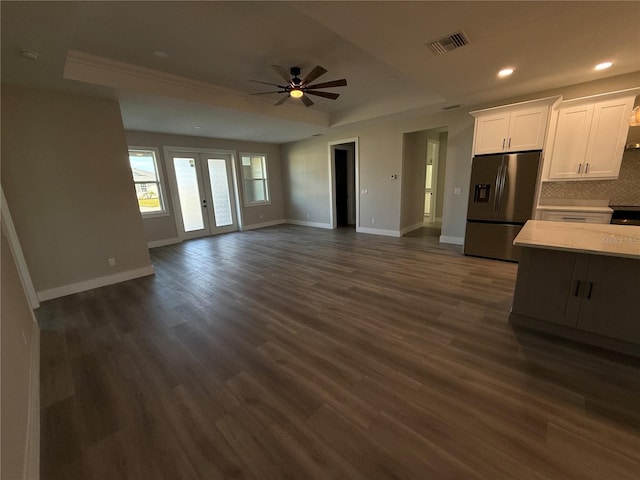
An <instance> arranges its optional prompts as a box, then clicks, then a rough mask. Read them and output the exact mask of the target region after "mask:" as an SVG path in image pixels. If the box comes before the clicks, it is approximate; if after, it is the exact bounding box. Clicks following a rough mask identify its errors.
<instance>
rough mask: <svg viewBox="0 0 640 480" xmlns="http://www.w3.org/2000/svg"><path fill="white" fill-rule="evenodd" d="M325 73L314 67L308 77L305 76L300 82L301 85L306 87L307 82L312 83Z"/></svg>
mask: <svg viewBox="0 0 640 480" xmlns="http://www.w3.org/2000/svg"><path fill="white" fill-rule="evenodd" d="M325 73H327V71H326V70H325V69H324V68H322V67H321V66H320V65H316V66H315V67H314V68H313V70H311V71H310V72H309V75H307V76H306V77H305V78H304V80H302V84H303V85H306V84H307V83H309V82H313V81H314V80H315V79H316V78H318V77H319V76H320V75H324V74H325Z"/></svg>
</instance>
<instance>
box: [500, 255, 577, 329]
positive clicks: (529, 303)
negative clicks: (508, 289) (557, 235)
mask: <svg viewBox="0 0 640 480" xmlns="http://www.w3.org/2000/svg"><path fill="white" fill-rule="evenodd" d="M586 267H587V263H586V261H585V258H584V256H582V255H578V254H576V253H570V252H560V251H556V250H542V249H537V248H523V249H522V252H521V254H520V263H519V264H518V276H517V279H516V288H515V293H514V296H513V308H512V311H513V313H517V314H520V315H524V316H527V317H531V318H535V319H538V320H544V321H546V322H552V323H557V324H559V325H565V326H569V327H575V326H576V324H577V322H578V313H579V311H580V300H581V298H580V297H579V296H577V294H578V293H579V292H578V287H579V285H578V281H577V279H578V278H584V276H585V274H586Z"/></svg>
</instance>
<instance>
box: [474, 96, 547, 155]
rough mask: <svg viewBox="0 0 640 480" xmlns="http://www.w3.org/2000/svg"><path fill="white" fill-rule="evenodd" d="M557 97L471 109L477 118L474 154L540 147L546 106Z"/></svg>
mask: <svg viewBox="0 0 640 480" xmlns="http://www.w3.org/2000/svg"><path fill="white" fill-rule="evenodd" d="M557 100H558V97H553V98H545V99H542V100H534V101H531V102H523V103H517V104H513V105H505V106H502V107H496V108H489V109H487V110H476V111H475V112H470V113H471V115H473V116H474V117H475V118H476V125H475V131H474V140H473V154H474V155H483V154H487V153H504V152H521V151H524V150H542V148H543V146H544V141H545V135H546V132H547V123H548V120H549V108H550V106H551V104H552V103H554V102H556V101H557Z"/></svg>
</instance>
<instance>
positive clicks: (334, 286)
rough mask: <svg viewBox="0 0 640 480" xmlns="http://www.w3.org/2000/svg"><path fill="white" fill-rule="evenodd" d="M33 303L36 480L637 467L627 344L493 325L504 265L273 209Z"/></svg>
mask: <svg viewBox="0 0 640 480" xmlns="http://www.w3.org/2000/svg"><path fill="white" fill-rule="evenodd" d="M152 260H153V264H154V266H155V269H156V275H155V276H153V277H147V278H142V279H137V280H134V281H129V282H126V283H122V284H118V285H113V286H109V287H105V288H100V289H96V290H92V291H89V292H85V293H82V294H77V295H73V296H69V297H65V298H61V299H57V300H53V301H49V302H46V303H44V304H43V305H42V307H41V308H40V309H38V311H37V317H38V320H39V323H40V325H41V328H42V336H41V342H42V354H41V362H42V364H41V365H42V368H41V378H42V380H41V383H42V386H41V404H42V416H41V422H42V428H41V435H42V438H41V452H42V456H41V470H42V477H41V478H42V479H45V480H47V479H65V480H70V479H105V480H115V479H121V478H123V479H124V478H126V479H136V480H137V479H146V478H148V479H163V478H167V479H169V478H173V479H175V478H182V479H217V478H225V479H226V478H250V479H259V480H263V479H330V478H344V479H368V480H372V479H386V478H395V479H399V478H411V479H437V480H439V479H452V478H459V479H491V480H495V479H503V478H514V479H536V480H543V479H603V480H609V479H611V480H614V479H615V480H618V479H632V478H633V479H638V478H639V477H640V361H638V360H637V359H632V358H630V357H625V356H623V355H617V354H614V353H608V352H606V351H602V350H597V349H595V348H590V347H584V346H580V345H577V344H573V343H569V342H566V341H562V340H558V339H554V338H551V337H544V336H539V335H536V334H532V333H528V332H526V331H514V329H513V327H512V326H511V325H510V324H509V323H508V321H507V319H508V313H509V308H510V304H511V299H512V293H513V287H514V281H515V274H516V265H514V264H511V263H504V262H498V261H492V260H485V259H479V258H471V257H464V256H462V255H461V253H460V248H459V247H454V246H447V245H440V244H438V243H437V237H434V236H433V235H432V234H431V232H430V231H429V230H428V229H421V230H418V231H416V232H413V233H412V234H410V235H408V236H406V237H403V238H388V237H380V236H373V235H363V234H356V233H355V232H354V231H353V230H350V229H344V230H343V229H339V230H336V231H329V230H321V229H314V228H306V227H297V226H278V227H273V228H267V229H263V230H255V231H249V232H245V233H233V234H227V235H221V236H217V237H210V238H205V239H199V240H193V241H189V242H185V243H183V244H179V245H173V246H167V247H161V248H156V249H154V250H152Z"/></svg>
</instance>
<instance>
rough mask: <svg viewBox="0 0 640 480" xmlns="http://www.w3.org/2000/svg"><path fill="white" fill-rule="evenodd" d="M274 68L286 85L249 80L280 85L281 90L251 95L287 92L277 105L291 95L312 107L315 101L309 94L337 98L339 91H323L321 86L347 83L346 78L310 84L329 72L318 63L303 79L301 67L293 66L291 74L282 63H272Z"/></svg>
mask: <svg viewBox="0 0 640 480" xmlns="http://www.w3.org/2000/svg"><path fill="white" fill-rule="evenodd" d="M271 66H272V67H273V69H274V70H275V71H276V72H277V73H278V75H280V76H281V77H282V78H283V79H284V81H285V84H284V85H278V84H277V83H270V82H263V81H260V80H249V81H250V82H256V83H262V84H264V85H272V86H274V87H278V89H279V90H272V91H270V92H258V93H252V94H251V95H267V94H269V93H286V94H287V95H286V96H284V97H282V98H281V99H280V100H279V101H278V103H276V105H282V104H283V103H284V102H286V101H287V99H288V98H289V97H293V98H299V99H300V100H302V103H304V104H305V106H307V107H310V106H311V105H313V101H312V100H311V99H310V98H309V97H308V96H307V95H316V96H318V97H323V98H329V99H331V100H335V99H336V98H338V97H339V96H340V94H338V93H332V92H322V91H320V90H318V89H319V88H332V87H345V86H346V85H347V80H346V79H344V78H343V79H340V80H333V81H331V82H324V83H314V84H313V85H310V83H311V82H313V81H314V80H315V79H316V78H318V77H320V76H321V75H324V74H325V73H327V70H326V69H324V68H322V67H321V66H320V65H316V66H315V67H314V68H313V70H311V71H310V72H309V74H308V75H307V76H306V77H304V80H301V79H300V77H299V75H300V67H291V75H289V74H288V73H287V70H286V69H285V68H284V67H281V66H280V65H271Z"/></svg>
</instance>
